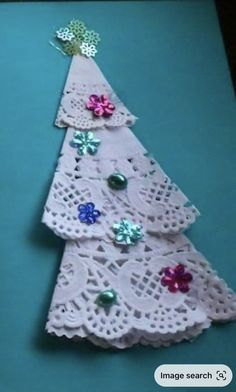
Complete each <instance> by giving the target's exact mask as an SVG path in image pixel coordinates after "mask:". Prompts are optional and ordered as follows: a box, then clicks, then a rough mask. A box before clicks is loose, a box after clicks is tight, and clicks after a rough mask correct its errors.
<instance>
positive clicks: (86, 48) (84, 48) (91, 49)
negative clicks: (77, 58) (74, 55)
mask: <svg viewBox="0 0 236 392" xmlns="http://www.w3.org/2000/svg"><path fill="white" fill-rule="evenodd" d="M80 50H81V53H82V54H84V55H85V56H86V57H95V54H96V53H97V49H96V46H95V45H91V44H88V43H87V42H82V44H81V45H80Z"/></svg>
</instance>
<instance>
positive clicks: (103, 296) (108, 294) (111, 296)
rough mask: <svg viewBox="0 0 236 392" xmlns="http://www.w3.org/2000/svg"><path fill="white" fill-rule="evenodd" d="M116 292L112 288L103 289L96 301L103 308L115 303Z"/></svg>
mask: <svg viewBox="0 0 236 392" xmlns="http://www.w3.org/2000/svg"><path fill="white" fill-rule="evenodd" d="M116 298H117V294H116V292H115V291H114V290H104V291H101V293H100V294H99V295H98V297H97V300H96V303H97V304H98V305H99V306H102V307H104V308H107V307H110V306H112V305H114V304H115V303H116Z"/></svg>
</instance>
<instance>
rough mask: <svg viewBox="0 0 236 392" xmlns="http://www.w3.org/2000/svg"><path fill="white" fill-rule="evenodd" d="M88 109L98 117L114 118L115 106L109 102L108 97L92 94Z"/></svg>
mask: <svg viewBox="0 0 236 392" xmlns="http://www.w3.org/2000/svg"><path fill="white" fill-rule="evenodd" d="M86 108H87V109H88V110H91V111H92V112H93V114H94V116H96V117H110V116H112V114H113V112H114V110H115V106H114V105H113V103H111V102H110V101H109V100H108V97H107V96H106V95H101V96H100V97H99V96H98V95H95V94H92V95H90V97H89V101H88V102H87V104H86Z"/></svg>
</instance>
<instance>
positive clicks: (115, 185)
mask: <svg viewBox="0 0 236 392" xmlns="http://www.w3.org/2000/svg"><path fill="white" fill-rule="evenodd" d="M107 182H108V185H109V187H110V188H112V189H115V190H117V191H120V190H122V189H125V188H127V185H128V180H127V178H126V177H125V176H123V174H121V173H113V174H111V175H110V176H109V177H108V179H107Z"/></svg>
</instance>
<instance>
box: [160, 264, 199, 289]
mask: <svg viewBox="0 0 236 392" xmlns="http://www.w3.org/2000/svg"><path fill="white" fill-rule="evenodd" d="M162 272H163V273H164V276H163V277H162V279H161V284H162V286H168V290H169V291H170V292H171V293H176V292H177V291H180V292H181V293H187V292H188V291H189V282H191V281H192V279H193V277H192V274H190V273H189V272H185V267H184V266H183V265H182V264H178V265H177V266H176V267H175V268H171V267H166V268H164V269H163V271H162Z"/></svg>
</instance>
